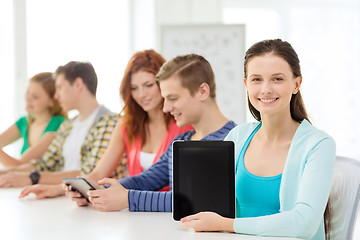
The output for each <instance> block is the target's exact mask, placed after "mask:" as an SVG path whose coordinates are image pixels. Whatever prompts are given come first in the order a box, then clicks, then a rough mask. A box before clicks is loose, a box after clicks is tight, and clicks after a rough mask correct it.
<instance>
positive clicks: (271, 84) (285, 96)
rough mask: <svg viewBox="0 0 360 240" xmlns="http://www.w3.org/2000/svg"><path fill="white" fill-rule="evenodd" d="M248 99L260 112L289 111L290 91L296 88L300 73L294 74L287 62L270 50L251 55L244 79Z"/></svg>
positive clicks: (297, 89) (276, 112)
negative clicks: (259, 54) (263, 53)
mask: <svg viewBox="0 0 360 240" xmlns="http://www.w3.org/2000/svg"><path fill="white" fill-rule="evenodd" d="M244 81H245V84H246V88H247V91H248V95H249V100H250V103H251V104H252V105H253V106H254V107H255V108H256V110H258V111H259V112H260V114H261V116H262V118H263V115H274V114H286V115H288V114H290V100H291V97H292V94H296V93H297V92H298V91H299V87H300V85H301V77H294V76H293V73H292V71H291V68H290V65H289V64H288V63H287V61H285V60H284V59H283V58H281V57H279V56H277V55H274V54H265V55H261V56H256V57H253V58H252V59H250V60H249V62H248V64H247V78H246V79H245V80H244Z"/></svg>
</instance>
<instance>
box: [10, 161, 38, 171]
mask: <svg viewBox="0 0 360 240" xmlns="http://www.w3.org/2000/svg"><path fill="white" fill-rule="evenodd" d="M5 170H6V171H8V172H10V171H20V172H30V171H32V170H35V166H34V165H32V164H30V163H26V164H21V165H18V166H12V167H8V168H6V169H5Z"/></svg>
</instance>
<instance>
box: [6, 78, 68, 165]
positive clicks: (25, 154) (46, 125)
mask: <svg viewBox="0 0 360 240" xmlns="http://www.w3.org/2000/svg"><path fill="white" fill-rule="evenodd" d="M54 95H55V80H54V78H53V74H52V73H50V72H42V73H38V74H36V75H35V76H33V77H32V78H31V79H30V82H29V86H28V88H27V91H26V94H25V101H26V111H27V113H28V115H27V116H24V117H22V118H20V119H19V120H17V121H16V122H15V123H14V124H13V125H11V126H10V127H9V128H8V129H7V130H6V131H5V132H3V133H1V134H0V163H1V164H2V165H3V166H6V167H9V166H17V165H21V164H24V163H27V162H29V161H30V160H31V159H34V158H39V157H41V155H42V154H43V153H44V152H45V151H46V149H47V148H48V146H49V144H50V143H51V141H52V140H53V139H54V136H55V132H56V130H57V129H58V128H59V126H60V124H61V123H62V122H63V121H64V120H65V118H66V117H67V115H66V113H65V112H64V111H63V110H62V108H61V107H60V105H59V102H58V101H57V100H56V99H54ZM19 138H22V139H23V140H24V143H23V147H22V149H21V158H20V159H19V160H18V159H15V158H13V157H11V156H9V155H8V154H6V153H5V152H4V151H3V150H2V149H1V148H3V147H5V146H6V145H8V144H11V143H12V142H14V141H16V140H18V139H19Z"/></svg>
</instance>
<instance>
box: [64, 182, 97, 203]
mask: <svg viewBox="0 0 360 240" xmlns="http://www.w3.org/2000/svg"><path fill="white" fill-rule="evenodd" d="M62 181H63V183H65V184H66V185H68V186H69V187H70V189H71V191H76V192H79V193H80V194H81V195H82V196H83V197H84V198H86V200H88V201H89V196H88V195H87V192H88V191H89V190H96V188H95V187H94V186H93V185H91V184H90V183H89V182H88V181H87V180H86V179H85V178H63V179H62Z"/></svg>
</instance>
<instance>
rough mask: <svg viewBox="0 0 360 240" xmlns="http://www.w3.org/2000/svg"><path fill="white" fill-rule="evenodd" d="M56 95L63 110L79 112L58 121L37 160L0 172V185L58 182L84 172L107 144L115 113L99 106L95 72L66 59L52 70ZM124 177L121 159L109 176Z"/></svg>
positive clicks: (90, 168) (92, 165)
mask: <svg viewBox="0 0 360 240" xmlns="http://www.w3.org/2000/svg"><path fill="white" fill-rule="evenodd" d="M55 78H56V94H55V98H56V99H57V100H58V101H59V103H60V105H61V107H62V108H63V109H64V110H65V111H70V110H73V109H76V110H78V112H79V115H78V116H77V117H76V118H74V119H71V120H69V121H66V122H64V123H63V124H61V126H60V128H59V129H58V131H57V132H56V136H55V138H54V140H53V141H52V143H51V144H50V146H49V148H48V150H47V151H46V152H45V153H44V154H43V156H42V157H41V158H40V159H36V160H32V161H31V162H30V163H29V164H26V165H23V166H20V167H17V168H12V169H8V170H7V171H5V173H2V174H1V175H0V187H21V186H25V185H31V184H37V183H44V184H58V183H61V179H62V178H64V177H76V176H79V175H80V174H88V173H89V172H91V171H92V169H93V168H95V166H96V163H97V162H98V161H99V160H100V158H101V156H102V154H103V153H104V151H105V149H106V148H107V146H108V143H109V140H110V136H111V133H112V131H113V129H114V127H115V125H116V123H117V121H118V115H117V114H115V113H112V112H110V111H109V110H108V109H106V108H105V107H104V106H102V105H99V103H98V102H97V99H96V88H97V75H96V73H95V70H94V68H93V66H92V65H91V64H90V63H86V62H75V61H72V62H69V63H67V64H66V65H64V66H60V67H58V69H57V70H56V72H55ZM124 176H126V161H125V159H123V160H122V161H121V162H120V163H119V165H118V166H117V167H116V170H115V171H114V172H113V173H112V176H111V177H118V178H121V177H124Z"/></svg>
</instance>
